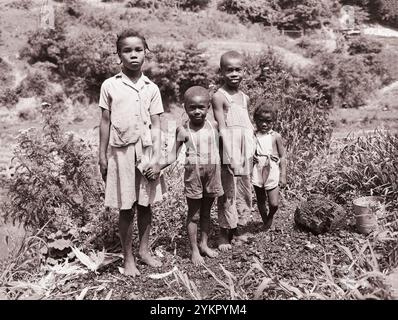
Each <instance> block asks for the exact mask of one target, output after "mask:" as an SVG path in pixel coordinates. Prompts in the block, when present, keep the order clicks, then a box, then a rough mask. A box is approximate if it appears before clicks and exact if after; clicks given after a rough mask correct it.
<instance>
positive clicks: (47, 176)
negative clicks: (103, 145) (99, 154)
mask: <svg viewBox="0 0 398 320" xmlns="http://www.w3.org/2000/svg"><path fill="white" fill-rule="evenodd" d="M41 112H42V115H43V117H44V126H43V129H42V130H39V129H28V130H26V131H24V132H22V133H21V134H20V135H19V136H18V146H17V148H16V150H15V158H14V160H15V161H16V164H15V165H16V166H15V168H16V169H15V174H14V178H13V180H12V181H11V185H10V191H9V195H10V197H9V198H10V206H9V207H8V210H7V211H6V214H5V218H6V219H7V220H12V221H13V222H14V221H20V222H22V223H23V224H24V225H25V227H26V228H28V229H32V230H38V229H40V228H44V227H46V230H52V231H54V230H58V229H61V227H65V226H68V225H72V226H74V227H75V228H77V227H82V226H84V225H85V224H86V223H87V222H88V221H89V219H90V217H91V215H96V214H98V212H99V211H100V204H101V203H102V199H101V198H102V194H103V190H102V187H101V184H100V182H99V180H98V178H97V177H98V174H95V170H94V168H96V166H95V161H94V159H95V158H96V157H95V156H94V154H93V151H92V149H91V146H90V145H88V144H86V143H85V142H84V141H83V140H81V139H80V140H78V139H76V138H75V137H74V136H73V134H66V133H64V132H62V130H61V128H60V126H59V122H58V119H57V118H56V117H55V115H54V110H52V108H51V106H50V105H43V106H42V109H41Z"/></svg>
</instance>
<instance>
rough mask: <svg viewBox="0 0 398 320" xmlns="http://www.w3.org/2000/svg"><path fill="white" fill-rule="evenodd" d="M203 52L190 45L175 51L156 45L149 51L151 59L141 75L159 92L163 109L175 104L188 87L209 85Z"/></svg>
mask: <svg viewBox="0 0 398 320" xmlns="http://www.w3.org/2000/svg"><path fill="white" fill-rule="evenodd" d="M203 52H204V50H201V49H198V48H197V46H196V45H195V44H193V43H187V44H185V45H184V49H182V50H176V49H171V48H166V47H163V46H162V45H158V46H156V47H155V48H154V49H153V53H154V56H153V58H152V59H151V62H150V63H149V65H148V66H147V70H146V71H145V72H146V74H147V75H148V76H149V78H150V79H151V80H152V81H154V82H155V83H156V84H157V85H158V86H159V88H160V91H161V93H162V99H163V100H164V103H165V105H166V106H167V105H169V104H170V103H172V102H179V101H180V100H181V98H182V96H183V94H184V92H185V90H187V89H188V88H189V87H191V86H193V85H202V86H205V87H207V86H208V85H209V75H208V72H207V71H208V66H207V60H206V59H205V58H204V57H203V56H202V54H203Z"/></svg>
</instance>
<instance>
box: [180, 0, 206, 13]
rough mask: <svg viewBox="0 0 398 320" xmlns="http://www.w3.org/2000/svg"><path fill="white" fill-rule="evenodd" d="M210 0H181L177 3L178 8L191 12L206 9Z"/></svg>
mask: <svg viewBox="0 0 398 320" xmlns="http://www.w3.org/2000/svg"><path fill="white" fill-rule="evenodd" d="M210 2H211V0H182V1H178V3H179V6H180V8H183V9H188V10H192V11H198V10H203V9H204V8H206V7H207V6H208V5H209V3H210Z"/></svg>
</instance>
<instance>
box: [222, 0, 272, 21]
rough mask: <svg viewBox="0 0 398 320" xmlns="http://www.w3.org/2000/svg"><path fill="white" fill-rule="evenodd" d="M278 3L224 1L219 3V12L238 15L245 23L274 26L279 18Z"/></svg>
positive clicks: (257, 0)
mask: <svg viewBox="0 0 398 320" xmlns="http://www.w3.org/2000/svg"><path fill="white" fill-rule="evenodd" d="M277 3H278V1H276V2H275V1H267V0H263V1H261V0H256V1H251V0H242V1H236V0H223V1H221V2H219V3H218V10H221V11H225V12H228V13H230V14H235V15H237V16H238V17H239V18H240V19H241V21H243V22H249V21H250V22H253V23H262V24H264V25H272V24H273V23H274V22H276V21H277V20H278V18H279V12H280V7H279V6H278V4H277Z"/></svg>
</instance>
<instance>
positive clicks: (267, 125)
mask: <svg viewBox="0 0 398 320" xmlns="http://www.w3.org/2000/svg"><path fill="white" fill-rule="evenodd" d="M274 120H275V119H274V117H273V116H272V113H271V112H263V113H261V114H260V115H259V116H257V117H256V119H254V122H255V123H256V127H257V130H258V131H259V132H261V133H267V132H268V131H270V130H271V129H272V128H273V126H274Z"/></svg>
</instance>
